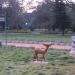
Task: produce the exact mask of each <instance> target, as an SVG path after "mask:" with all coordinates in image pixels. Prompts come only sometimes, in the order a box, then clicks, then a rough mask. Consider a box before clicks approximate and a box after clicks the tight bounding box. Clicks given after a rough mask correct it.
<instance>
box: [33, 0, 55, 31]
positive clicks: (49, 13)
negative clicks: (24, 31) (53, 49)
mask: <svg viewBox="0 0 75 75" xmlns="http://www.w3.org/2000/svg"><path fill="white" fill-rule="evenodd" d="M33 13H34V12H33ZM53 13H54V12H53V2H52V1H51V0H45V1H44V2H43V3H42V5H38V7H37V11H36V12H35V16H34V20H33V25H34V28H45V29H48V30H49V31H50V29H51V27H52V25H53V23H54V22H53V19H54V17H53Z"/></svg>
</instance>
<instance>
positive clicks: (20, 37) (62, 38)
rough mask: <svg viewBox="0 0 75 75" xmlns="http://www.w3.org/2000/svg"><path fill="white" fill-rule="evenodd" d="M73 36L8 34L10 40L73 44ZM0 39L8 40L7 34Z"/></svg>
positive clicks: (0, 35) (0, 36) (1, 35)
mask: <svg viewBox="0 0 75 75" xmlns="http://www.w3.org/2000/svg"><path fill="white" fill-rule="evenodd" d="M71 36H72V35H69V34H67V35H65V36H62V35H61V34H30V33H8V34H7V39H8V40H22V41H23V40H29V41H37V42H39V41H41V42H42V41H56V42H58V41H59V42H61V41H62V42H65V43H71ZM0 39H2V40H4V39H6V34H5V33H0Z"/></svg>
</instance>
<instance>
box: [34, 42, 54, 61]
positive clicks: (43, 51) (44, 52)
mask: <svg viewBox="0 0 75 75" xmlns="http://www.w3.org/2000/svg"><path fill="white" fill-rule="evenodd" d="M52 45H53V44H52V43H51V44H43V46H44V48H35V50H34V59H35V60H36V61H38V54H42V58H43V61H45V55H46V53H47V50H48V48H49V47H50V46H52Z"/></svg>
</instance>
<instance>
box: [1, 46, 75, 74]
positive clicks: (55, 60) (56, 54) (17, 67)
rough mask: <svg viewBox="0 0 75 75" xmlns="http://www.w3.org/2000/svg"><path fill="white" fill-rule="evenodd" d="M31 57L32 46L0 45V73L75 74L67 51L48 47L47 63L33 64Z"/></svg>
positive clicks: (73, 61)
mask: <svg viewBox="0 0 75 75" xmlns="http://www.w3.org/2000/svg"><path fill="white" fill-rule="evenodd" d="M33 57H34V56H33V48H16V47H4V46H3V47H0V75H75V58H74V57H72V56H70V55H69V51H65V50H54V49H48V52H47V55H46V61H48V62H49V63H48V64H33V63H31V62H32V61H33ZM41 59H42V58H41V55H40V56H39V60H41Z"/></svg>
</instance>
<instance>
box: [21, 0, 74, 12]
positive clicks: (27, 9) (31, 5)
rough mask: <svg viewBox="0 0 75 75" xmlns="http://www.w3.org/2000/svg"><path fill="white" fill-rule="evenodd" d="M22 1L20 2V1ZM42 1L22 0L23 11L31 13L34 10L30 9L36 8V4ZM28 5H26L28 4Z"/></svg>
mask: <svg viewBox="0 0 75 75" xmlns="http://www.w3.org/2000/svg"><path fill="white" fill-rule="evenodd" d="M20 1H22V0H20ZM42 1H43V0H23V6H24V7H25V10H26V11H27V12H29V13H31V12H32V11H33V10H34V9H32V7H36V6H37V5H38V2H42ZM68 1H72V2H75V0H68ZM29 2H30V4H27V3H29Z"/></svg>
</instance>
